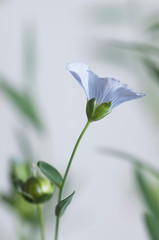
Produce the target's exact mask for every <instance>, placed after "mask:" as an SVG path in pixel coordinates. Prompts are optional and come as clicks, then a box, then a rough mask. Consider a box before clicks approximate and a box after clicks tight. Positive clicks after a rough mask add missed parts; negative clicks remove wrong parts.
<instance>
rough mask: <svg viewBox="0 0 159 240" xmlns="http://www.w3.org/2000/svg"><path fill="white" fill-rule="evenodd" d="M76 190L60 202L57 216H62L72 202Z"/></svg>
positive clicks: (56, 212) (57, 207) (56, 211)
mask: <svg viewBox="0 0 159 240" xmlns="http://www.w3.org/2000/svg"><path fill="white" fill-rule="evenodd" d="M74 194H75V192H73V193H72V194H71V195H70V196H68V197H67V198H65V199H64V200H62V201H61V202H59V204H58V205H57V206H56V210H55V214H56V216H62V215H63V214H64V212H65V210H66V208H67V207H68V205H69V204H70V203H71V201H72V198H73V195H74Z"/></svg>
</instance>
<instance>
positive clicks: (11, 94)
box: [0, 79, 43, 130]
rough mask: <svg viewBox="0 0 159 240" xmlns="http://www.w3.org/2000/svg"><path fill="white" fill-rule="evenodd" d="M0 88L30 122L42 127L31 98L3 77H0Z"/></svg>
mask: <svg viewBox="0 0 159 240" xmlns="http://www.w3.org/2000/svg"><path fill="white" fill-rule="evenodd" d="M0 90H1V91H3V93H4V94H5V95H6V96H7V98H8V99H9V100H10V102H11V103H12V104H14V106H15V107H16V108H17V110H18V111H19V112H20V113H21V114H23V116H24V117H25V118H26V119H27V120H29V121H30V123H31V124H32V125H33V126H34V127H36V128H37V129H38V130H40V129H42V127H43V125H42V122H41V120H40V118H39V116H38V113H37V109H36V107H35V105H34V102H33V100H32V99H31V98H30V97H29V96H28V95H25V94H24V93H20V92H19V91H18V90H17V89H15V88H14V87H13V86H12V85H11V84H9V83H7V82H6V80H5V79H0Z"/></svg>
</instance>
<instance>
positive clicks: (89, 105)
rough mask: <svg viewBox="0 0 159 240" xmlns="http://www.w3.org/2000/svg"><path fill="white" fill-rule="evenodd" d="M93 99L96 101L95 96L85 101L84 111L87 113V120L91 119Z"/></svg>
mask: <svg viewBox="0 0 159 240" xmlns="http://www.w3.org/2000/svg"><path fill="white" fill-rule="evenodd" d="M95 101H96V100H95V98H92V99H90V100H89V101H88V102H87V106H86V113H87V117H88V120H91V117H92V114H93V112H94V108H95Z"/></svg>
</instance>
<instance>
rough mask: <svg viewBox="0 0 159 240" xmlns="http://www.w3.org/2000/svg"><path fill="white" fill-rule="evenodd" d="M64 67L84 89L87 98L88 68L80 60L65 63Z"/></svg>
mask: <svg viewBox="0 0 159 240" xmlns="http://www.w3.org/2000/svg"><path fill="white" fill-rule="evenodd" d="M66 69H67V70H68V71H69V72H70V73H71V74H72V75H73V76H74V78H75V79H76V80H77V82H78V83H79V84H80V85H81V87H82V88H83V89H84V91H85V93H86V95H87V98H88V99H90V98H89V88H88V78H89V77H88V70H89V69H90V68H89V66H88V65H87V64H84V63H81V62H72V63H68V64H67V65H66Z"/></svg>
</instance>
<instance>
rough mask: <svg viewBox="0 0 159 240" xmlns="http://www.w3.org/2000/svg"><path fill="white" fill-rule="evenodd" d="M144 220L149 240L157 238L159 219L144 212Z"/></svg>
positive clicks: (158, 235)
mask: <svg viewBox="0 0 159 240" xmlns="http://www.w3.org/2000/svg"><path fill="white" fill-rule="evenodd" d="M144 222H145V224H146V228H147V230H148V233H149V236H150V238H151V240H159V227H158V226H159V221H158V220H157V219H156V218H155V217H154V216H153V215H152V214H149V213H145V215H144Z"/></svg>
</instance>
